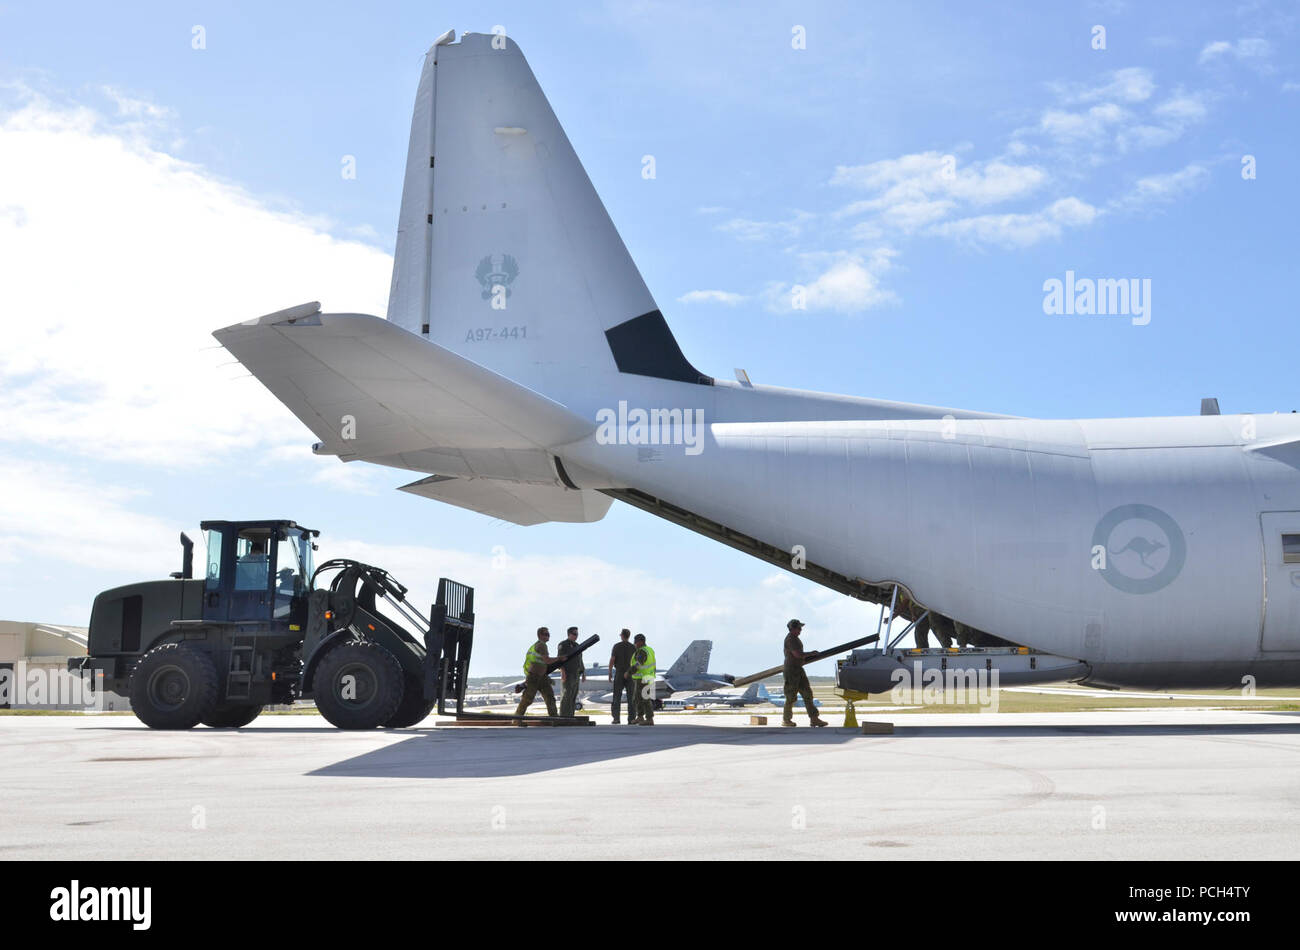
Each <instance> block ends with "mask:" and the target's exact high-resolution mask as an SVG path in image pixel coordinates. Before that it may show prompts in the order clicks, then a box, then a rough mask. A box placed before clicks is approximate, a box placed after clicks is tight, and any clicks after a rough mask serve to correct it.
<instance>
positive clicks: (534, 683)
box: [515, 627, 556, 726]
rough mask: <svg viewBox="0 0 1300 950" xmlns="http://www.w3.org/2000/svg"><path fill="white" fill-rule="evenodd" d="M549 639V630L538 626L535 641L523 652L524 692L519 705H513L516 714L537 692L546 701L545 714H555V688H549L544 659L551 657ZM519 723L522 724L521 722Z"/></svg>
mask: <svg viewBox="0 0 1300 950" xmlns="http://www.w3.org/2000/svg"><path fill="white" fill-rule="evenodd" d="M550 639H551V631H549V630H547V629H546V628H545V627H538V628H537V642H536V643H534V644H533V645H532V646H530V647H529V648H528V652H527V653H525V654H524V694H523V696H521V697H519V705H518V706H517V707H515V715H516V716H522V715H523V714H524V712H525V711H526V710H527V709H528V707H529V705H530V704H531V703H532V701H533V698H534V697H535V696H536V695H537V694H538V693H541V694H542V699H543V700H545V701H546V714H547V715H548V716H554V715H556V711H555V690H554V689H552V688H551V676H550V673H549V672H547V669H546V661H547V660H549V659H550V658H551V655H550V651H549V650H548V649H547V646H546V644H547V643H548V642H549V641H550ZM519 725H521V726H522V725H523V723H522V722H521V723H520V724H519Z"/></svg>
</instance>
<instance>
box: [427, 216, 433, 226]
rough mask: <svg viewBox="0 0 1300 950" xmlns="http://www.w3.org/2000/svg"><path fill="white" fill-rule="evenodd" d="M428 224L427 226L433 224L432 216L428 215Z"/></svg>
mask: <svg viewBox="0 0 1300 950" xmlns="http://www.w3.org/2000/svg"><path fill="white" fill-rule="evenodd" d="M428 223H429V224H433V215H429V221H428Z"/></svg>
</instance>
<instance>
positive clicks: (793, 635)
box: [781, 620, 829, 726]
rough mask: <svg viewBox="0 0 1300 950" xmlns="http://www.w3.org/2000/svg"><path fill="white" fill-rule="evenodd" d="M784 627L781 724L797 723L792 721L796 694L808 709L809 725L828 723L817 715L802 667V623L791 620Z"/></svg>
mask: <svg viewBox="0 0 1300 950" xmlns="http://www.w3.org/2000/svg"><path fill="white" fill-rule="evenodd" d="M785 629H786V635H785V666H784V667H783V668H782V673H783V674H784V676H785V712H784V714H783V715H782V716H781V725H783V726H793V725H797V723H795V721H794V700H795V697H796V696H802V697H803V705H804V708H805V709H807V710H808V724H809V725H810V726H825V725H829V724H828V723H827V722H826V720H825V719H822V718H821V717H820V716H818V715H817V706H816V704H815V703H814V702H813V692H812V684H810V683H809V682H808V674H807V673H806V672H805V671H804V668H803V659H804V655H805V654H804V648H803V641H802V640H800V639H799V633H800V631H802V630H803V624H802V623H801V622H800V621H798V620H791V621H790V622H789V623H787V624H786V625H785Z"/></svg>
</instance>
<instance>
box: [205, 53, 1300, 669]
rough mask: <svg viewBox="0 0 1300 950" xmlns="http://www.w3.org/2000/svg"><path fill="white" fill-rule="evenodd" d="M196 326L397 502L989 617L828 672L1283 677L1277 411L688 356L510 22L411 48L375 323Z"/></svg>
mask: <svg viewBox="0 0 1300 950" xmlns="http://www.w3.org/2000/svg"><path fill="white" fill-rule="evenodd" d="M579 54H580V52H579V51H575V52H574V55H579ZM215 335H216V338H217V339H218V340H219V341H220V342H221V343H222V344H223V345H224V346H225V347H226V348H227V349H228V350H229V351H230V352H231V353H232V354H233V355H234V356H235V357H236V358H237V359H238V360H239V361H240V362H242V363H243V364H244V365H245V366H246V367H247V369H248V370H249V372H251V373H252V374H253V375H254V376H256V377H257V378H258V379H259V380H260V381H261V382H262V383H263V384H264V385H265V386H266V387H267V388H268V389H270V390H271V392H272V393H274V394H275V395H276V396H277V397H279V399H280V400H281V401H282V402H284V403H285V405H287V406H288V407H289V409H291V410H292V411H293V412H294V413H295V414H296V415H297V416H298V418H299V419H301V420H302V422H303V423H304V424H305V425H306V426H307V427H308V428H310V429H311V430H312V431H313V432H314V433H315V435H316V438H317V439H318V440H319V441H318V442H317V443H316V445H315V446H314V449H315V451H316V452H317V453H319V454H322V455H332V456H335V457H337V458H339V459H341V460H343V461H356V460H364V461H368V462H373V463H375V464H378V465H387V466H391V467H394V468H398V469H406V470H409V471H411V472H415V473H417V474H418V477H416V478H415V479H414V480H413V481H411V482H410V483H409V484H407V485H405V486H403V490H404V491H407V492H411V493H413V494H416V495H420V496H422V497H425V498H429V499H431V500H435V501H440V502H443V503H446V504H450V505H457V506H460V507H463V508H468V509H470V510H473V511H477V512H481V513H483V514H486V515H489V516H491V517H493V518H502V519H505V520H508V521H511V522H514V523H516V524H521V525H536V524H541V523H544V522H551V521H560V522H592V521H596V520H598V519H600V518H602V517H603V516H604V515H605V513H606V512H607V511H608V510H609V508H610V506H611V505H612V504H613V503H614V502H615V501H621V502H623V503H625V504H629V505H633V506H635V507H637V508H640V509H642V510H644V511H648V512H651V513H653V514H655V515H657V516H659V517H662V518H665V519H667V520H669V521H671V522H673V523H675V524H678V525H681V526H683V527H686V528H689V529H691V530H693V531H697V532H700V533H702V534H705V535H707V536H708V537H711V538H714V539H716V540H719V541H721V542H723V543H724V544H727V545H730V546H731V547H734V548H737V549H739V550H742V551H745V552H747V553H749V554H751V555H754V556H757V557H760V558H762V559H764V560H765V561H767V562H769V563H771V564H774V565H777V566H780V567H782V568H784V569H787V570H793V571H795V572H796V573H797V574H799V575H800V576H802V577H805V578H807V579H808V580H810V581H813V582H816V583H819V584H823V585H825V586H827V587H829V588H831V589H833V590H836V591H840V592H842V593H844V594H846V595H848V596H851V597H855V598H859V599H862V600H865V601H870V602H872V603H879V604H888V605H892V608H893V609H892V610H891V611H890V615H891V620H892V619H894V618H895V617H904V618H907V619H909V620H911V621H912V622H913V623H918V624H919V623H926V624H932V625H934V626H935V627H936V629H938V628H939V627H940V626H947V627H948V628H955V629H958V630H959V631H960V630H971V631H979V632H983V633H984V634H986V635H987V636H988V637H990V638H997V639H996V640H986V641H984V642H985V644H986V645H980V644H981V641H980V640H979V639H978V638H977V639H974V640H972V641H963V643H966V644H967V645H968V648H967V649H954V650H945V649H942V648H940V649H938V650H922V651H920V652H919V653H913V654H905V653H904V652H903V651H901V650H898V649H896V647H897V640H896V639H895V640H890V639H888V638H887V640H886V641H885V642H882V644H881V645H880V646H879V648H877V649H874V650H866V651H858V652H855V653H854V654H852V656H851V657H849V658H848V659H846V660H844V661H843V662H842V663H841V664H840V667H839V671H838V674H839V677H840V684H841V686H844V687H845V688H850V689H860V690H866V691H876V690H877V688H878V687H879V686H881V685H882V684H884V686H885V688H886V689H887V688H888V687H889V685H890V683H889V680H890V679H891V678H892V677H893V676H895V675H897V674H898V673H899V671H900V670H906V669H908V668H909V667H908V665H909V664H912V665H914V666H915V667H916V668H918V669H919V668H920V667H921V666H924V667H925V668H926V669H937V668H939V667H940V666H947V665H949V664H950V663H951V662H957V661H955V660H953V657H963V658H966V659H963V660H961V661H960V662H963V663H966V664H967V666H968V668H969V669H970V670H972V671H974V672H979V671H988V672H991V671H995V670H996V671H999V672H1000V673H1001V674H1002V682H1003V684H1008V683H1011V682H1017V681H1019V682H1032V681H1035V680H1041V679H1069V680H1077V681H1083V682H1088V683H1095V684H1111V685H1119V686H1128V685H1134V686H1161V687H1173V686H1194V685H1206V686H1208V685H1216V684H1217V685H1239V684H1241V683H1243V681H1245V682H1249V683H1258V684H1259V685H1268V684H1277V685H1291V686H1294V685H1300V416H1296V415H1292V414H1290V413H1287V414H1252V415H1218V414H1213V413H1214V410H1213V409H1210V410H1208V412H1209V413H1210V414H1203V415H1189V416H1177V417H1161V418H1122V419H1077V420H1070V419H1033V418H1020V417H1016V416H1011V415H1001V414H997V413H991V412H982V411H973V410H966V409H957V408H945V407H936V406H924V405H913V404H907V403H902V402H893V401H889V400H884V399H876V398H870V397H861V396H841V395H830V394H826V393H820V392H810V391H801V390H795V389H784V388H780V387H775V386H764V385H760V384H757V383H752V382H751V381H750V380H749V379H748V377H747V376H746V374H744V373H743V372H738V373H737V374H736V376H737V378H736V379H734V380H732V379H723V378H721V377H719V376H716V375H713V374H712V373H706V372H703V371H701V370H699V369H697V368H696V367H695V365H694V364H692V363H691V362H690V360H688V359H687V357H686V355H685V354H684V353H683V352H682V350H681V348H680V347H679V346H678V344H677V342H676V340H675V339H674V337H673V334H672V331H671V330H670V329H669V327H668V323H667V322H666V321H665V319H664V316H663V313H662V312H661V310H660V308H659V306H658V305H657V304H656V303H655V300H654V298H653V297H652V296H651V294H650V291H649V289H647V287H646V285H645V283H644V281H643V280H642V278H641V275H640V273H639V272H638V270H637V267H636V265H635V264H634V263H633V261H632V258H631V256H630V255H629V253H628V251H627V249H626V247H625V246H624V244H623V241H622V240H621V238H620V237H619V234H618V231H617V230H616V229H615V227H614V225H613V222H612V221H611V220H610V218H609V215H608V214H607V213H606V211H605V208H604V206H603V205H602V204H601V201H600V198H599V197H598V196H597V194H596V191H595V189H594V188H593V187H592V185H591V182H590V180H589V179H588V177H587V175H586V172H585V171H584V170H583V167H582V164H581V163H580V162H579V160H578V157H577V155H576V154H575V153H574V150H573V148H572V146H571V145H570V143H569V140H568V138H567V137H566V136H565V133H564V130H563V129H562V128H561V126H560V123H559V121H558V120H557V118H556V116H555V114H554V112H553V111H552V109H551V106H550V104H549V103H548V102H547V100H546V97H545V95H544V94H543V93H542V90H541V87H540V86H539V84H538V82H537V79H536V78H535V77H534V75H533V72H532V70H531V69H530V68H529V66H528V63H527V62H526V60H525V59H524V55H523V53H522V52H521V51H520V49H519V47H518V45H517V44H516V43H515V41H514V39H513V38H510V39H507V38H506V37H504V36H502V35H499V34H493V35H480V34H469V35H466V36H464V37H463V38H461V39H460V40H459V41H458V40H457V39H456V36H455V34H454V32H453V33H448V34H446V35H444V36H443V37H441V38H439V40H438V41H437V42H436V43H435V45H434V46H433V47H432V48H431V49H430V50H429V51H428V53H427V55H426V56H425V60H424V68H423V71H422V74H421V76H420V80H419V85H418V87H417V91H416V99H415V111H414V117H413V121H412V124H411V134H410V141H409V148H408V158H407V164H406V177H405V183H404V188H403V192H402V202H401V208H400V212H399V215H398V234H397V244H396V254H395V259H394V264H393V276H392V284H391V288H390V295H389V302H388V312H387V319H384V318H381V317H378V316H368V315H361V314H330V313H324V312H322V310H321V307H320V305H319V304H318V303H309V304H304V305H301V306H297V307H293V308H290V309H287V310H281V311H279V312H276V313H271V314H268V315H267V316H264V317H260V318H253V319H249V320H246V321H244V322H242V323H237V324H235V325H233V326H230V327H227V328H225V329H223V330H219V331H217V332H216V334H215ZM1243 371H1245V372H1248V371H1249V368H1243ZM1061 372H1062V373H1064V374H1069V373H1074V372H1083V370H1082V369H1076V368H1072V367H1070V366H1069V365H1068V364H1066V365H1063V366H1062V368H1061ZM809 375H810V377H811V378H810V380H809V381H810V382H812V383H814V384H815V382H816V377H815V367H814V368H811V369H810V371H809ZM1203 411H1206V410H1203ZM792 552H793V556H792ZM958 625H960V626H958ZM972 643H973V644H974V645H970V644H972ZM988 643H994V644H995V645H993V646H989V645H987V644H988Z"/></svg>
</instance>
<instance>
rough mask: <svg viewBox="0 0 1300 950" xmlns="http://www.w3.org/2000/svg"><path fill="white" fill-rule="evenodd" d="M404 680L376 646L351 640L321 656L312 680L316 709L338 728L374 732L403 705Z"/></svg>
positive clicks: (391, 658)
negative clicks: (371, 730) (373, 730)
mask: <svg viewBox="0 0 1300 950" xmlns="http://www.w3.org/2000/svg"><path fill="white" fill-rule="evenodd" d="M404 680H405V677H404V676H403V674H402V667H401V664H400V663H398V662H397V658H396V657H395V656H393V654H391V653H389V652H388V651H387V650H386V649H384V648H383V647H382V646H380V645H379V644H378V643H371V642H369V641H356V640H350V641H347V642H345V643H340V644H339V645H338V646H336V647H334V648H333V649H331V650H330V651H329V652H328V653H326V654H325V655H324V656H323V657H321V660H320V665H318V666H317V667H316V674H315V676H314V677H313V678H312V693H313V694H314V695H315V697H316V708H317V709H319V710H320V714H321V715H322V716H324V717H325V718H326V719H327V720H328V721H329V722H330V724H331V725H334V726H336V727H338V728H339V729H375V728H377V727H379V726H381V725H383V724H385V723H387V722H388V721H389V720H390V719H392V718H393V717H394V716H395V715H396V713H397V710H398V708H399V707H400V706H401V705H402V694H403V693H404V692H405V691H406V690H405V682H404Z"/></svg>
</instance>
